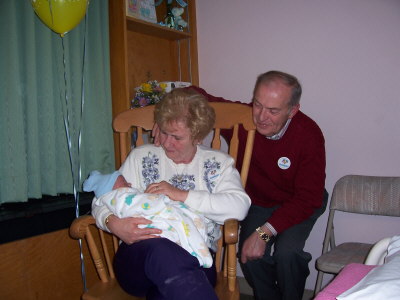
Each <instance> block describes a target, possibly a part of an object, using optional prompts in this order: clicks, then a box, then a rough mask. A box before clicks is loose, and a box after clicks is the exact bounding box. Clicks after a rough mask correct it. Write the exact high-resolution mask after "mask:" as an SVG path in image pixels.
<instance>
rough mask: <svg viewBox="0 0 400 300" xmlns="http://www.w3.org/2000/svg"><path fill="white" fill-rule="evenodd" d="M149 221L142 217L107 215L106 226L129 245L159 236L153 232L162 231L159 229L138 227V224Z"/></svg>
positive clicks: (148, 222) (149, 222)
mask: <svg viewBox="0 0 400 300" xmlns="http://www.w3.org/2000/svg"><path fill="white" fill-rule="evenodd" d="M151 223H152V222H151V221H150V220H147V219H145V218H142V217H132V218H118V217H116V216H114V215H111V216H109V217H108V224H107V227H108V229H110V231H111V232H112V233H113V234H115V235H116V236H117V237H119V238H120V239H121V240H122V241H123V242H124V243H125V244H128V245H130V244H133V243H134V242H138V241H141V240H146V239H151V238H158V237H159V236H157V235H155V234H160V233H162V231H161V230H160V229H156V228H139V227H138V225H147V224H151Z"/></svg>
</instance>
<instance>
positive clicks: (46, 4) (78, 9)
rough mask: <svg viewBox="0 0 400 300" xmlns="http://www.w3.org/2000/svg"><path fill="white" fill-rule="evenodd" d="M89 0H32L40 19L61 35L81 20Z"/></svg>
mask: <svg viewBox="0 0 400 300" xmlns="http://www.w3.org/2000/svg"><path fill="white" fill-rule="evenodd" d="M88 2H89V0H31V3H32V7H33V10H34V11H35V13H36V14H37V15H38V17H39V18H40V20H42V22H43V23H44V24H46V26H47V27H49V28H50V29H51V30H53V31H54V32H57V33H59V34H60V35H61V36H64V34H66V33H67V32H68V31H70V30H71V29H73V28H75V26H77V25H78V24H79V23H80V22H81V20H82V18H83V17H84V16H85V14H86V8H87V6H88Z"/></svg>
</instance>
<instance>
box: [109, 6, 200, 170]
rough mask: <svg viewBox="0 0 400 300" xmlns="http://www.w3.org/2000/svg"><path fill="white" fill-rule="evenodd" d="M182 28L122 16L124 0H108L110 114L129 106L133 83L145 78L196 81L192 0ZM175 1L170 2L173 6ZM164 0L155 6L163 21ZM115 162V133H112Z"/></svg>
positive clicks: (195, 42)
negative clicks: (184, 26) (176, 28)
mask: <svg viewBox="0 0 400 300" xmlns="http://www.w3.org/2000/svg"><path fill="white" fill-rule="evenodd" d="M186 2H187V3H188V6H187V7H185V13H184V14H183V18H184V19H185V20H186V21H187V22H188V27H187V28H186V29H185V31H178V30H174V29H170V28H167V27H165V26H161V25H159V24H155V23H150V22H146V21H142V20H139V19H135V18H132V17H128V16H126V13H125V0H109V2H108V5H109V34H110V71H111V94H112V111H113V117H114V116H115V115H117V114H118V113H120V112H121V111H124V110H127V109H129V107H130V101H131V99H132V98H133V97H134V95H135V87H137V86H139V85H140V84H141V83H143V82H147V81H148V80H157V81H159V82H160V81H187V82H191V83H192V84H195V85H198V84H199V75H198V55H197V31H196V1H195V0H186ZM177 5H178V4H177V3H175V2H174V6H177ZM165 13H166V0H165V1H163V3H162V4H161V5H160V6H159V7H157V20H158V22H160V21H163V20H164V17H165ZM114 147H115V153H116V155H115V162H116V167H117V168H118V167H119V166H120V161H119V158H118V155H117V154H118V153H119V148H118V147H119V146H118V137H117V136H116V135H114Z"/></svg>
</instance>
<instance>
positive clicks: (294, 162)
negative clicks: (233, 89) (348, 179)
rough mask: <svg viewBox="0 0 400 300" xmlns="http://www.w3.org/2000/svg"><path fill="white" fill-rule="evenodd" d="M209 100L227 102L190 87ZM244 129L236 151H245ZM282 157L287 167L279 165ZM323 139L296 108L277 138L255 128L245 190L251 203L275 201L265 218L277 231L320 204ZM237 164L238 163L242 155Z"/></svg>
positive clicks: (319, 130)
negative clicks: (272, 211) (263, 133)
mask: <svg viewBox="0 0 400 300" xmlns="http://www.w3.org/2000/svg"><path fill="white" fill-rule="evenodd" d="M191 88H194V89H195V90H196V91H198V92H200V93H201V94H203V95H205V96H206V97H207V98H208V100H209V101H218V102H221V101H222V102H226V101H228V100H226V99H223V98H221V97H214V96H212V95H210V94H208V93H206V92H205V91H204V90H203V89H201V88H198V87H191ZM245 138H246V133H245V131H244V130H241V131H240V140H241V143H240V145H241V146H242V147H239V151H240V152H239V153H243V151H244V147H243V146H244V145H243V144H244V142H245ZM283 158H288V159H289V160H290V167H288V168H286V167H287V164H286V167H285V166H282V164H281V166H279V165H278V163H279V162H281V163H282V159H283ZM325 164H326V162H325V140H324V136H323V134H322V132H321V129H320V128H319V127H318V125H317V124H316V123H315V122H314V121H313V120H312V119H311V118H309V117H308V116H306V115H305V114H303V113H302V112H301V111H299V112H298V113H297V114H296V115H295V116H294V117H293V119H292V121H291V123H290V125H289V127H288V129H287V130H286V132H285V134H284V135H283V137H282V138H281V139H279V140H270V139H267V138H266V137H265V136H263V135H261V134H259V133H258V132H256V136H255V141H254V149H253V155H252V159H251V164H250V170H249V177H248V180H247V185H246V192H247V193H248V194H249V196H250V198H251V200H252V205H258V206H262V207H273V206H276V205H278V206H279V208H278V209H276V210H275V211H274V213H273V215H272V216H271V217H270V218H269V219H268V220H265V221H268V222H269V223H270V224H271V225H272V226H273V227H274V228H275V230H276V231H277V232H278V233H279V232H282V231H284V230H285V229H287V228H289V227H291V226H293V225H296V224H299V223H301V222H302V221H304V220H306V219H307V218H309V217H310V216H311V215H312V214H313V213H314V211H315V210H316V209H317V208H319V207H321V205H322V198H323V193H324V185H325ZM237 166H238V168H239V169H240V167H241V158H240V157H239V158H238V162H237Z"/></svg>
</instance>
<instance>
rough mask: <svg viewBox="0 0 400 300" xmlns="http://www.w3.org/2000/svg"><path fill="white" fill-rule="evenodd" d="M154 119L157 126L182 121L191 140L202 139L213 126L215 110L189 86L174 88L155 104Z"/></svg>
mask: <svg viewBox="0 0 400 300" xmlns="http://www.w3.org/2000/svg"><path fill="white" fill-rule="evenodd" d="M154 121H155V122H156V123H157V124H158V126H159V127H163V126H164V125H166V124H170V123H172V122H177V121H178V122H183V123H184V124H185V125H186V127H187V128H189V130H190V133H191V138H192V140H193V141H202V140H203V139H204V138H205V137H206V136H207V134H208V133H209V132H210V131H211V130H212V128H213V127H214V123H215V112H214V109H213V108H212V107H211V106H210V105H209V103H208V101H207V99H206V98H205V97H204V96H203V95H201V94H199V93H198V92H196V91H194V90H192V89H190V88H176V89H174V90H172V91H171V92H169V93H167V94H165V95H164V97H163V98H162V100H161V101H160V102H159V103H157V104H156V106H155V110H154Z"/></svg>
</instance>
